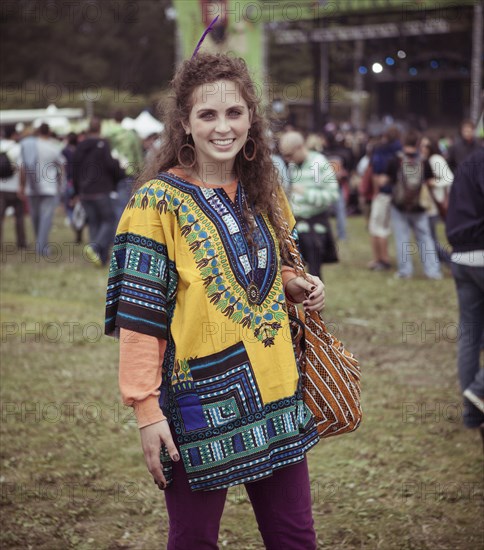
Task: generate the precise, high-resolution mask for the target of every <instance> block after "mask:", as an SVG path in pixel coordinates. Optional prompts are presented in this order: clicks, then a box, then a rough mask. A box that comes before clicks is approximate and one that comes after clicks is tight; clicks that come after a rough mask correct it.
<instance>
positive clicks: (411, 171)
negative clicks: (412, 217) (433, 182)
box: [392, 156, 425, 213]
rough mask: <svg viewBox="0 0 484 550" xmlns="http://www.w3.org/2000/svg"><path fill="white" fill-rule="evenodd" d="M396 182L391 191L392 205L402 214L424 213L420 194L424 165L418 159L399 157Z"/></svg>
mask: <svg viewBox="0 0 484 550" xmlns="http://www.w3.org/2000/svg"><path fill="white" fill-rule="evenodd" d="M399 161H400V166H399V168H398V172H397V181H396V182H395V184H394V185H393V189H392V203H393V205H394V206H395V207H396V208H397V209H398V210H402V211H403V212H414V213H417V212H424V210H425V208H424V207H423V206H422V204H421V193H422V188H423V185H424V165H423V161H422V160H421V159H420V158H418V157H417V158H415V159H412V158H409V157H406V156H403V157H400V159H399Z"/></svg>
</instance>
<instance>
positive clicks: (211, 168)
mask: <svg viewBox="0 0 484 550" xmlns="http://www.w3.org/2000/svg"><path fill="white" fill-rule="evenodd" d="M233 168H234V165H233V163H230V165H229V164H225V163H217V164H215V163H213V162H208V163H202V164H200V165H195V166H194V167H193V168H190V169H188V170H185V171H186V172H187V173H189V175H190V176H191V177H192V178H194V179H197V180H199V181H201V182H202V183H206V184H208V185H229V184H230V183H232V182H233V181H234V179H235V174H234V170H233Z"/></svg>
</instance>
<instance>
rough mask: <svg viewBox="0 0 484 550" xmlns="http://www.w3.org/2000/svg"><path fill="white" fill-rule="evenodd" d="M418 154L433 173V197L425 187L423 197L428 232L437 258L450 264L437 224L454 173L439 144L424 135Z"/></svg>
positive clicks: (445, 204) (446, 201)
mask: <svg viewBox="0 0 484 550" xmlns="http://www.w3.org/2000/svg"><path fill="white" fill-rule="evenodd" d="M420 155H421V156H422V158H423V159H424V160H425V161H428V162H429V164H430V168H431V169H432V173H433V175H434V177H433V180H432V195H433V197H432V196H431V194H430V191H429V190H428V189H427V188H426V187H425V188H424V192H425V195H424V198H423V203H424V205H425V206H426V210H427V214H428V217H429V222H430V232H431V234H432V239H433V241H434V243H435V248H436V249H437V255H438V257H439V260H440V261H441V262H443V263H445V264H447V265H448V266H450V254H449V251H448V250H447V249H446V247H445V246H443V245H442V244H441V243H440V242H439V240H438V237H437V224H438V223H439V221H441V219H442V218H441V216H442V214H443V210H442V209H444V210H445V209H446V208H447V203H448V196H449V193H450V186H451V185H452V182H453V181H454V174H453V173H452V170H451V169H450V168H449V165H448V164H447V161H446V160H445V158H444V157H443V156H442V154H441V152H440V149H439V146H438V144H437V142H436V141H435V140H434V139H431V138H429V137H426V136H424V137H423V138H422V139H421V141H420ZM436 201H437V202H438V203H440V204H439V206H440V205H441V206H440V210H442V214H441V213H439V209H438V208H437V203H436Z"/></svg>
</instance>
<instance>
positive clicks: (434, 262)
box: [385, 130, 442, 279]
mask: <svg viewBox="0 0 484 550" xmlns="http://www.w3.org/2000/svg"><path fill="white" fill-rule="evenodd" d="M418 145H419V135H418V133H417V132H416V131H414V130H410V131H409V132H408V133H407V134H406V135H405V138H404V141H403V150H402V153H401V155H398V156H397V157H396V158H394V159H392V160H391V161H390V162H389V163H388V166H387V169H386V177H385V181H387V182H388V183H390V185H391V222H392V227H393V234H394V237H395V248H396V257H397V267H398V271H397V273H396V275H395V276H396V277H397V278H400V279H410V278H411V277H412V275H413V262H412V256H413V255H414V254H415V252H417V249H418V253H419V256H420V261H421V262H422V267H423V270H424V273H425V276H426V277H427V278H428V279H442V273H441V270H440V262H439V258H438V255H437V250H436V248H435V243H434V240H433V239H432V234H431V231H430V223H429V218H428V215H427V213H426V211H425V207H424V206H423V205H422V202H421V201H422V190H423V188H424V185H426V184H431V183H432V179H433V172H432V168H431V167H430V164H429V162H428V160H424V159H422V158H421V157H420V154H419V149H418ZM410 230H411V231H412V232H413V234H414V236H415V240H416V241H417V249H416V248H415V245H414V244H413V243H412V242H411V240H410Z"/></svg>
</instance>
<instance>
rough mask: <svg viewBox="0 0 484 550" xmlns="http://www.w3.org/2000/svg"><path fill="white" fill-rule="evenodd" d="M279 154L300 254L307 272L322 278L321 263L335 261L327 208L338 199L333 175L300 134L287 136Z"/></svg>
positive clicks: (282, 141)
mask: <svg viewBox="0 0 484 550" xmlns="http://www.w3.org/2000/svg"><path fill="white" fill-rule="evenodd" d="M279 150H280V151H281V155H282V157H283V158H284V160H285V161H286V162H287V163H289V179H290V184H289V192H288V196H289V200H290V203H291V207H292V209H293V212H294V215H295V216H296V220H297V224H296V229H297V232H298V235H299V243H300V248H301V253H302V256H303V258H304V260H305V261H306V263H307V269H308V272H309V273H311V274H312V275H317V276H320V275H321V266H322V265H323V264H324V263H330V262H335V261H338V256H337V251H336V243H335V240H334V237H333V232H332V230H331V224H330V220H329V208H330V206H332V205H333V204H334V203H335V202H336V201H337V200H338V197H339V186H338V179H337V177H336V174H335V172H334V170H333V168H332V166H331V164H330V162H329V161H328V159H327V158H326V157H325V156H324V155H322V154H321V153H318V152H317V151H310V150H308V148H307V146H306V144H305V141H304V138H303V136H302V134H301V133H299V132H287V133H285V134H283V135H282V136H281V139H280V140H279Z"/></svg>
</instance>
